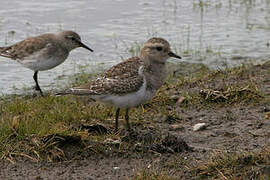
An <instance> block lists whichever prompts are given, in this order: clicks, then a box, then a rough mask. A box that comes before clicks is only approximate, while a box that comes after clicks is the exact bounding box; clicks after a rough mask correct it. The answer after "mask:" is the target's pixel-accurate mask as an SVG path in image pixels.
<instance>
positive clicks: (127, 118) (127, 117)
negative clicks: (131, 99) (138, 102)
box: [125, 108, 130, 130]
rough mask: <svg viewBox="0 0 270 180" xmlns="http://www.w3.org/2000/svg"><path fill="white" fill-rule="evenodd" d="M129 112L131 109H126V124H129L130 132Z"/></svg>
mask: <svg viewBox="0 0 270 180" xmlns="http://www.w3.org/2000/svg"><path fill="white" fill-rule="evenodd" d="M128 111H129V108H127V109H126V115H125V119H126V123H127V129H128V130H130V125H129V121H128V120H129V116H128Z"/></svg>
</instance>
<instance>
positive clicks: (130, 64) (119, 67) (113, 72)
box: [104, 57, 143, 78]
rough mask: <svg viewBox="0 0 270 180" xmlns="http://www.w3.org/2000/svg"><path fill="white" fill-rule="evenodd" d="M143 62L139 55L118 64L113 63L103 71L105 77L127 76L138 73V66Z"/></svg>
mask: <svg viewBox="0 0 270 180" xmlns="http://www.w3.org/2000/svg"><path fill="white" fill-rule="evenodd" d="M142 64H143V61H142V60H141V59H140V58H139V57H132V58H129V59H127V60H125V61H123V62H121V63H119V64H116V65H114V66H113V67H111V68H110V69H109V70H107V71H106V72H105V73H104V77H105V78H110V77H113V78H115V77H121V78H129V77H132V76H137V75H138V70H139V67H140V66H141V65H142Z"/></svg>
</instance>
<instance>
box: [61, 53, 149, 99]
mask: <svg viewBox="0 0 270 180" xmlns="http://www.w3.org/2000/svg"><path fill="white" fill-rule="evenodd" d="M141 66H142V61H141V60H140V59H139V58H138V57H133V58H130V59H127V60H126V61H123V62H121V63H119V64H117V65H115V66H113V67H112V68H110V69H109V70H108V71H106V72H105V73H104V76H102V77H101V78H97V79H96V80H93V81H90V82H89V83H87V84H84V85H82V86H78V87H74V88H71V89H69V90H67V91H65V92H63V93H59V94H58V95H63V94H74V95H93V96H94V95H122V94H128V93H131V92H135V91H138V90H139V89H140V87H141V86H142V85H143V82H144V80H143V76H142V75H141V74H140V72H139V71H140V67H141Z"/></svg>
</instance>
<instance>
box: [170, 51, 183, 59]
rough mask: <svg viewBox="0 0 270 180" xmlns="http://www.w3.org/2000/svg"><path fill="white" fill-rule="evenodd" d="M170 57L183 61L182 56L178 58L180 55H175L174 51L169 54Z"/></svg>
mask: <svg viewBox="0 0 270 180" xmlns="http://www.w3.org/2000/svg"><path fill="white" fill-rule="evenodd" d="M168 55H169V56H170V57H174V58H178V59H182V58H181V57H180V56H178V55H176V54H174V53H173V52H172V51H170V52H169V53H168Z"/></svg>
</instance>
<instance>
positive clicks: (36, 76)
mask: <svg viewBox="0 0 270 180" xmlns="http://www.w3.org/2000/svg"><path fill="white" fill-rule="evenodd" d="M33 78H34V80H35V82H36V91H39V92H40V94H41V95H42V96H43V92H42V90H41V89H40V87H39V85H38V71H35V73H34V76H33Z"/></svg>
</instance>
